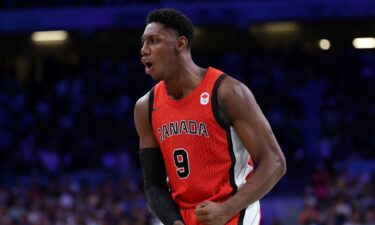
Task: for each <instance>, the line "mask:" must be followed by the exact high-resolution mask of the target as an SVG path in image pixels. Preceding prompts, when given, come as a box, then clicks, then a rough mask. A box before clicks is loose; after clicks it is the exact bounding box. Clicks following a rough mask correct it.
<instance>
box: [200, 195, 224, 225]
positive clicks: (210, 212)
mask: <svg viewBox="0 0 375 225" xmlns="http://www.w3.org/2000/svg"><path fill="white" fill-rule="evenodd" d="M195 215H196V216H197V219H198V220H199V222H200V223H202V224H203V225H225V223H226V222H227V221H228V220H229V219H230V217H229V216H228V212H227V209H225V208H224V207H223V205H222V204H220V203H216V202H209V201H206V202H203V203H202V204H199V205H197V206H196V207H195Z"/></svg>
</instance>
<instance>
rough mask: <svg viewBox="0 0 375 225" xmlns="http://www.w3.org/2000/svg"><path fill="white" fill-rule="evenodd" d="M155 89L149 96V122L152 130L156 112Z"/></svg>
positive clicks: (152, 89)
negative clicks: (153, 115) (153, 114)
mask: <svg viewBox="0 0 375 225" xmlns="http://www.w3.org/2000/svg"><path fill="white" fill-rule="evenodd" d="M154 88H155V87H153V88H151V90H150V93H149V94H148V120H149V122H150V126H151V128H152V111H153V110H154V109H153V108H154Z"/></svg>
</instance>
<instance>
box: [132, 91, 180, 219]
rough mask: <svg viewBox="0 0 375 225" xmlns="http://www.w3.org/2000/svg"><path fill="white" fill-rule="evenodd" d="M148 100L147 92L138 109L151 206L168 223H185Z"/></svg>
mask: <svg viewBox="0 0 375 225" xmlns="http://www.w3.org/2000/svg"><path fill="white" fill-rule="evenodd" d="M148 101H149V97H148V94H147V95H145V96H143V97H142V98H141V99H139V100H138V101H137V103H136V105H135V110H134V121H135V127H136V130H137V133H138V136H139V140H140V141H139V146H140V153H139V155H140V161H141V167H142V172H143V181H144V190H145V194H146V197H147V201H148V203H149V205H150V207H151V209H152V210H153V211H154V213H155V214H156V215H157V216H158V218H159V219H160V220H161V221H162V222H163V223H164V224H166V225H172V224H173V225H183V222H182V218H181V216H180V213H179V210H178V207H177V205H176V204H175V203H174V201H173V199H172V197H171V193H170V192H169V189H168V187H167V184H166V171H165V165H164V160H163V157H162V154H161V151H160V149H159V147H158V144H157V143H156V141H155V138H154V135H153V133H152V128H151V125H150V122H149V115H148V111H149V110H148Z"/></svg>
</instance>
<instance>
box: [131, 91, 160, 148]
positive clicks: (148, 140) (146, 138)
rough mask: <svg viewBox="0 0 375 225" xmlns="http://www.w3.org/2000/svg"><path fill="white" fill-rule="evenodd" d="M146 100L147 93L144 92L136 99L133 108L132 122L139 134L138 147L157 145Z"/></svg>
mask: <svg viewBox="0 0 375 225" xmlns="http://www.w3.org/2000/svg"><path fill="white" fill-rule="evenodd" d="M148 100H149V98H148V94H146V95H145V96H143V97H142V98H140V99H139V100H138V101H137V103H136V105H135V108H134V123H135V128H136V130H137V133H138V136H139V147H140V148H152V147H157V146H158V144H157V143H156V140H155V138H154V135H153V132H152V128H151V124H150V120H149V113H148V111H149V109H148Z"/></svg>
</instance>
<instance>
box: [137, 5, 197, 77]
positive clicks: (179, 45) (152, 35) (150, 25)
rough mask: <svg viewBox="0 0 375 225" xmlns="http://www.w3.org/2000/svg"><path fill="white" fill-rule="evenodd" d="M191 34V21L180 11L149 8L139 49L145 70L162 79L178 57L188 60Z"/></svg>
mask: <svg viewBox="0 0 375 225" xmlns="http://www.w3.org/2000/svg"><path fill="white" fill-rule="evenodd" d="M193 36H194V27H193V24H192V23H191V21H190V20H189V18H187V17H186V16H185V15H184V14H182V13H181V12H179V11H177V10H175V9H168V8H165V9H156V10H152V11H150V12H149V14H148V16H147V21H146V28H145V30H144V32H143V35H142V49H141V55H142V63H143V64H144V65H145V67H146V69H145V71H146V73H147V74H150V75H152V76H153V78H154V79H162V77H160V76H162V75H163V74H165V73H166V72H168V70H171V71H173V70H174V69H176V66H178V65H179V61H180V60H184V59H189V57H190V49H191V43H192V40H193ZM186 56H188V57H186ZM190 59H191V58H190Z"/></svg>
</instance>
